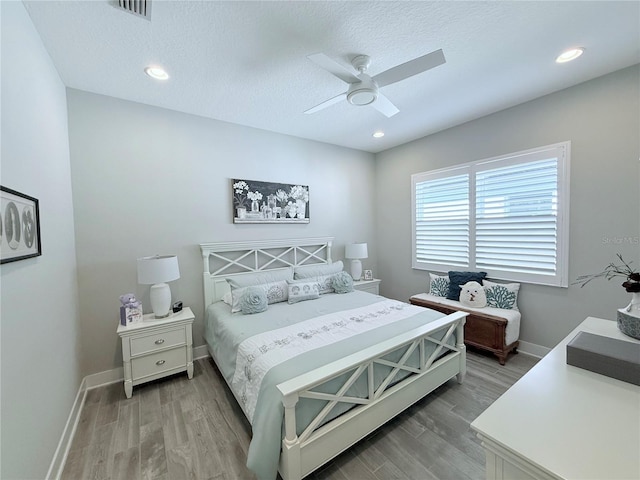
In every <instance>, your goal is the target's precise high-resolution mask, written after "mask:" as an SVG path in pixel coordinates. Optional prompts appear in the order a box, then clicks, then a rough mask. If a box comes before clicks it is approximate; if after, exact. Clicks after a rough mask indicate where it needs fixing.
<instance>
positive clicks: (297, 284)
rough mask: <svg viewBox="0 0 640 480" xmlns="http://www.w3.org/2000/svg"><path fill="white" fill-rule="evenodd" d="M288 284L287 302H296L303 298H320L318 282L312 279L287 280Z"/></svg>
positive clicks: (301, 300)
mask: <svg viewBox="0 0 640 480" xmlns="http://www.w3.org/2000/svg"><path fill="white" fill-rule="evenodd" d="M287 283H288V286H289V291H288V295H289V303H298V302H303V301H305V300H315V299H316V298H320V291H319V290H318V283H317V282H316V281H314V280H308V281H305V280H303V281H295V280H294V281H291V280H288V281H287Z"/></svg>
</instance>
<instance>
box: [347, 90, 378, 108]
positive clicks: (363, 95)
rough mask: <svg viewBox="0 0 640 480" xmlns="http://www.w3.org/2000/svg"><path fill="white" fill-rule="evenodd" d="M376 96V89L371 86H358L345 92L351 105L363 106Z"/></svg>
mask: <svg viewBox="0 0 640 480" xmlns="http://www.w3.org/2000/svg"><path fill="white" fill-rule="evenodd" d="M377 98H378V92H377V90H375V89H373V88H368V87H365V88H358V89H356V90H353V91H351V92H349V93H348V94H347V101H348V102H349V103H350V104H351V105H357V106H364V105H369V104H371V103H373V102H375V101H376V99H377Z"/></svg>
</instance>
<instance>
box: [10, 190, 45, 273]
mask: <svg viewBox="0 0 640 480" xmlns="http://www.w3.org/2000/svg"><path fill="white" fill-rule="evenodd" d="M0 193H1V197H2V202H1V208H0V252H1V261H0V263H8V262H15V261H17V260H24V259H26V258H31V257H37V256H38V255H42V244H41V242H40V211H39V209H38V199H37V198H33V197H30V196H28V195H25V194H24V193H20V192H16V191H15V190H11V189H10V188H6V187H2V186H0Z"/></svg>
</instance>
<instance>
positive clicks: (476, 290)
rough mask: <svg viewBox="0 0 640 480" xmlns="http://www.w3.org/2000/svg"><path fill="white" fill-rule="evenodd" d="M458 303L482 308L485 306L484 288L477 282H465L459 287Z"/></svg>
mask: <svg viewBox="0 0 640 480" xmlns="http://www.w3.org/2000/svg"><path fill="white" fill-rule="evenodd" d="M460 303H461V304H462V305H466V306H467V307H474V308H482V307H486V306H487V296H486V295H485V293H484V288H482V285H480V284H479V283H478V282H467V283H465V284H464V285H461V287H460Z"/></svg>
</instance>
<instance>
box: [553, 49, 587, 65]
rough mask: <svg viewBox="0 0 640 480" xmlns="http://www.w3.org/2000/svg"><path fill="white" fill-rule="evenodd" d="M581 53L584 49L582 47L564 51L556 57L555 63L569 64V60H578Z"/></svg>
mask: <svg viewBox="0 0 640 480" xmlns="http://www.w3.org/2000/svg"><path fill="white" fill-rule="evenodd" d="M583 53H584V48H582V47H576V48H570V49H569V50H565V51H564V52H562V53H561V54H560V55H558V58H556V63H565V62H570V61H571V60H575V59H576V58H578V57H579V56H580V55H582V54H583Z"/></svg>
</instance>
